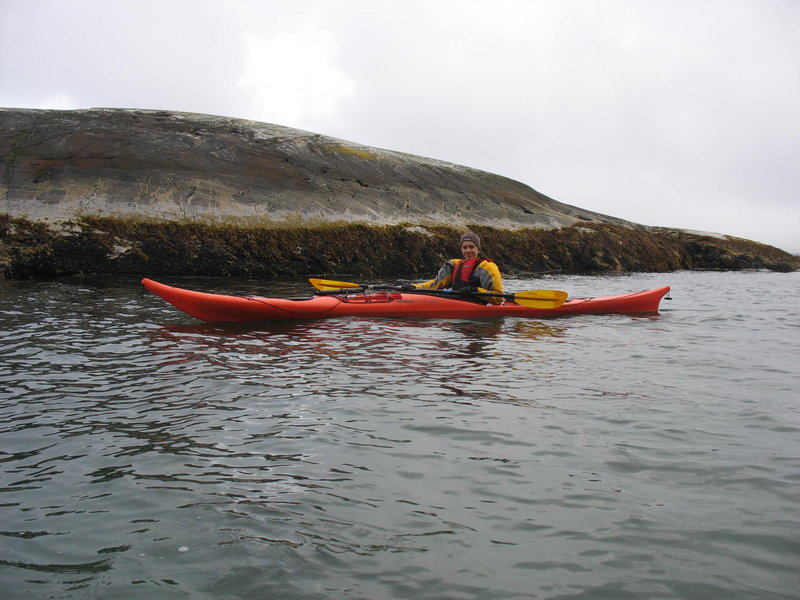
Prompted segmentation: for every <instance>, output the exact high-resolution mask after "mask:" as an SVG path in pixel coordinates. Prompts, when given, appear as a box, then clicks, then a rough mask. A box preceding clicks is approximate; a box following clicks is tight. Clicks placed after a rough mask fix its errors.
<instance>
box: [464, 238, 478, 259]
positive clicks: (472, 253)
mask: <svg viewBox="0 0 800 600" xmlns="http://www.w3.org/2000/svg"><path fill="white" fill-rule="evenodd" d="M461 254H462V255H464V260H470V259H472V258H478V247H477V246H476V245H475V243H474V242H469V241H467V242H464V243H463V244H461Z"/></svg>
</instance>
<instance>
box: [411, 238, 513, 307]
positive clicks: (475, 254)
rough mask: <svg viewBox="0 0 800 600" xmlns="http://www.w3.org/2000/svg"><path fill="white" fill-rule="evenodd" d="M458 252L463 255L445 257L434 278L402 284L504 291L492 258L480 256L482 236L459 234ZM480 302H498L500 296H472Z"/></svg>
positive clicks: (470, 290)
mask: <svg viewBox="0 0 800 600" xmlns="http://www.w3.org/2000/svg"><path fill="white" fill-rule="evenodd" d="M460 243H461V255H462V256H463V257H464V258H463V259H461V258H453V259H450V260H448V261H447V262H446V263H444V265H442V268H441V269H439V272H438V273H437V274H436V277H435V278H433V279H431V280H429V281H424V282H422V283H414V284H412V283H407V284H405V285H403V286H402V289H403V290H405V291H411V290H415V289H420V288H423V289H433V290H447V289H452V290H453V291H454V292H491V293H494V294H502V293H503V278H502V276H501V275H500V269H498V268H497V265H496V264H495V263H494V261H492V260H491V259H488V258H484V257H482V256H481V238H479V237H478V235H477V234H475V233H472V232H469V233H465V234H464V235H462V236H461V242H460ZM475 298H476V299H480V300H481V301H485V302H491V303H492V304H500V303H501V302H502V301H503V299H502V298H499V297H497V298H493V297H491V296H475Z"/></svg>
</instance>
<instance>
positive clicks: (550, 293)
mask: <svg viewBox="0 0 800 600" xmlns="http://www.w3.org/2000/svg"><path fill="white" fill-rule="evenodd" d="M511 295H512V296H513V297H514V302H516V303H517V304H521V305H522V306H528V307H530V308H558V307H559V306H561V305H562V304H564V302H566V301H567V297H568V296H569V294H567V292H562V291H559V290H528V291H526V292H517V293H515V294H511Z"/></svg>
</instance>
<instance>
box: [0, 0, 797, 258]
mask: <svg viewBox="0 0 800 600" xmlns="http://www.w3.org/2000/svg"><path fill="white" fill-rule="evenodd" d="M0 106H5V107H24V108H90V107H125V108H147V109H168V110H176V111H191V112H201V113H209V114H216V115H224V116H230V117H241V118H247V119H254V120H257V121H265V122H270V123H277V124H280V125H286V126H289V127H297V128H300V129H305V130H308V131H313V132H316V133H321V134H324V135H330V136H334V137H338V138H343V139H346V140H350V141H353V142H358V143H362V144H367V145H370V146H377V147H381V148H388V149H391V150H398V151H401V152H409V153H413V154H419V155H423V156H427V157H431V158H436V159H440V160H445V161H450V162H454V163H458V164H463V165H467V166H469V167H474V168H477V169H483V170H486V171H490V172H493V173H497V174H500V175H505V176H507V177H511V178H513V179H516V180H519V181H522V182H524V183H526V184H528V185H530V186H531V187H533V188H535V189H537V190H538V191H540V192H542V193H544V194H546V195H548V196H550V197H552V198H554V199H556V200H559V201H561V202H566V203H568V204H573V205H576V206H580V207H582V208H586V209H589V210H594V211H597V212H601V213H605V214H608V215H613V216H616V217H621V218H623V219H627V220H630V221H635V222H638V223H643V224H647V225H662V226H667V227H680V228H686V229H695V230H703V231H713V232H720V233H726V234H731V235H736V236H740V237H745V238H748V239H753V240H757V241H761V242H765V243H768V244H772V245H775V246H778V247H780V248H783V249H784V250H789V251H792V252H800V0H607V1H602V0H591V1H590V0H481V1H475V0H418V1H414V0H292V1H291V2H290V1H288V0H209V1H206V0H130V1H128V0H113V1H112V0H0Z"/></svg>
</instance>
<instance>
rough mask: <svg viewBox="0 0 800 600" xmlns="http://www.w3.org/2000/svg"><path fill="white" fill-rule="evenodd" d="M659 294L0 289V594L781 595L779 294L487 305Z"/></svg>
mask: <svg viewBox="0 0 800 600" xmlns="http://www.w3.org/2000/svg"><path fill="white" fill-rule="evenodd" d="M168 283H175V284H178V285H182V286H183V287H192V288H195V289H202V290H208V291H223V292H230V293H245V294H262V295H286V296H296V295H298V294H300V293H307V292H308V290H309V289H310V287H309V286H308V285H307V284H305V283H291V284H283V285H277V284H274V283H268V282H267V283H265V282H263V281H254V280H243V279H232V280H227V279H184V280H181V279H171V280H169V281H168ZM664 284H667V285H672V287H673V291H672V294H671V295H672V300H670V301H666V302H664V303H663V304H662V308H663V310H662V312H661V313H660V315H659V316H656V317H630V316H576V317H568V318H560V319H554V320H532V319H512V318H506V319H490V320H455V321H426V320H401V319H377V320H359V319H339V320H330V321H318V322H308V323H302V322H301V323H293V324H281V323H276V324H272V325H260V326H252V327H235V328H232V327H227V328H226V327H219V326H211V325H204V324H201V323H199V322H198V321H195V320H193V319H192V318H190V317H187V316H185V315H183V314H181V313H179V312H177V311H176V310H175V309H173V308H172V307H170V306H169V305H167V304H165V303H164V302H163V301H161V300H160V299H158V298H156V297H155V296H152V295H149V294H145V293H143V292H142V291H141V289H140V287H139V285H138V279H137V280H135V279H132V278H114V279H99V278H70V279H63V280H56V281H50V282H14V281H3V282H0V318H2V334H0V335H2V338H0V340H1V344H0V383H1V384H2V385H1V386H0V432H1V434H0V435H1V436H2V437H0V440H2V446H1V447H2V453H0V492H1V493H0V529H1V530H2V531H0V534H1V535H0V596H1V597H2V598H4V599H6V600H8V599H16V598H60V599H63V598H70V599H72V598H76V599H77V598H115V599H126V598H137V599H139V598H147V599H162V598H164V599H171V598H187V599H188V598H190V599H193V600H194V599H258V600H263V599H265V598H282V599H283V598H285V599H300V598H303V599H323V598H324V599H328V598H334V599H335V598H347V599H355V598H359V599H362V598H363V599H371V600H379V599H384V598H386V599H390V598H409V599H411V598H414V599H418V598H423V599H454V600H455V599H522V598H526V599H527V598H539V599H542V598H544V599H566V598H569V599H592V600H597V599H606V598H607V599H609V600H612V599H613V600H620V599H626V598H631V599H633V598H635V599H656V598H691V599H701V598H702V599H706V598H707V599H715V600H719V599H725V600H738V599H741V600H752V599H767V598H768V599H788V598H800V393H799V392H800V375H799V374H798V367H799V366H800V359H798V357H800V301H798V298H799V297H800V274H798V273H791V274H776V273H766V272H747V273H709V272H704V273H696V272H683V273H669V274H647V275H634V276H625V277H562V278H552V279H545V280H524V279H510V280H507V288H508V289H510V290H512V291H519V290H524V289H530V288H536V287H549V288H554V287H555V288H560V289H565V290H567V291H569V292H570V293H571V294H572V295H574V296H587V295H606V294H610V293H617V292H627V291H637V290H640V289H646V288H649V287H656V286H659V285H664Z"/></svg>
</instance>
